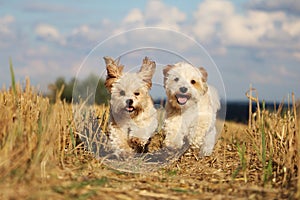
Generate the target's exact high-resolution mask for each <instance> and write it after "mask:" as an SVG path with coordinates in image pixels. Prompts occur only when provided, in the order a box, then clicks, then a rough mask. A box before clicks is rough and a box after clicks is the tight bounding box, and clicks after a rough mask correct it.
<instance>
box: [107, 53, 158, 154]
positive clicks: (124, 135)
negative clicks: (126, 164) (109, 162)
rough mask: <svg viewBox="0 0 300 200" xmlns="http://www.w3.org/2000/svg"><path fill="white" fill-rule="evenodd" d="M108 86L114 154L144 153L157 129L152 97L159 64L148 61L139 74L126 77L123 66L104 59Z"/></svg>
mask: <svg viewBox="0 0 300 200" xmlns="http://www.w3.org/2000/svg"><path fill="white" fill-rule="evenodd" d="M104 60H105V63H106V69H107V77H106V82H105V86H106V88H107V89H108V91H109V92H110V94H111V100H110V123H109V125H108V131H109V139H110V141H111V145H112V148H113V150H114V151H115V153H117V154H118V153H133V152H137V151H143V148H144V147H145V144H146V143H147V142H148V140H149V138H150V137H151V136H152V135H153V134H154V132H155V130H156V128H157V123H158V122H157V113H156V109H155V108H154V105H153V101H152V99H151V97H150V95H149V90H150V88H151V86H152V81H151V79H152V76H153V74H154V72H155V68H156V64H155V62H153V61H150V60H149V59H148V58H147V57H145V59H144V60H143V64H142V66H141V68H140V71H139V72H137V73H124V74H123V68H124V66H122V65H120V66H119V65H118V64H117V63H116V62H115V61H114V60H113V59H112V58H110V57H104Z"/></svg>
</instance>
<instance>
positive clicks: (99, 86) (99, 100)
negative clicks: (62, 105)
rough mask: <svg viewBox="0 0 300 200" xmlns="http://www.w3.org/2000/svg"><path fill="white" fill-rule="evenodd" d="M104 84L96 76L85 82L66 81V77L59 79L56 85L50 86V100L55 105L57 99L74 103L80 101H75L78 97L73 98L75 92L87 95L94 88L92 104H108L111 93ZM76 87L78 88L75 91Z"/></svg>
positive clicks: (72, 79)
mask: <svg viewBox="0 0 300 200" xmlns="http://www.w3.org/2000/svg"><path fill="white" fill-rule="evenodd" d="M104 83H105V81H104V80H102V79H99V77H98V76H96V75H94V74H91V75H89V76H88V77H87V78H85V79H83V80H79V79H76V78H74V77H73V78H71V79H70V80H69V81H66V79H65V78H64V77H58V78H57V79H56V80H55V82H54V83H51V84H49V85H48V89H49V92H50V93H49V98H50V100H51V102H53V103H54V102H55V101H56V99H60V100H65V101H66V102H68V103H72V102H74V101H78V100H76V99H73V97H76V95H74V96H73V91H74V92H77V93H78V92H79V93H82V94H87V93H91V91H90V92H88V91H89V90H91V88H92V90H95V94H94V95H93V96H92V99H89V100H90V102H95V103H96V104H107V103H108V100H109V93H108V91H107V90H106V88H105V85H104ZM74 86H76V87H75V90H74ZM95 87H96V88H95ZM83 98H85V97H83Z"/></svg>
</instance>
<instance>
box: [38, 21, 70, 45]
mask: <svg viewBox="0 0 300 200" xmlns="http://www.w3.org/2000/svg"><path fill="white" fill-rule="evenodd" d="M35 34H36V35H37V36H38V38H40V39H42V40H45V41H51V42H58V43H59V44H61V45H64V44H65V39H64V38H63V36H62V35H61V34H60V32H59V31H58V29H57V28H55V27H54V26H52V25H49V24H39V25H38V26H37V27H36V28H35Z"/></svg>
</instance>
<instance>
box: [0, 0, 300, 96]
mask: <svg viewBox="0 0 300 200" xmlns="http://www.w3.org/2000/svg"><path fill="white" fill-rule="evenodd" d="M121 2H122V3H121ZM185 2H186V1H171V0H168V1H159V0H140V1H98V0H97V1H96V0H90V1H77V2H75V1H67V0H59V1H58V0H54V1H32V0H24V1H18V0H11V1H3V0H0V7H1V12H0V49H1V53H0V85H6V86H8V85H10V75H9V67H8V66H9V57H11V58H12V60H13V64H14V68H15V74H16V77H17V80H19V81H20V82H21V83H23V82H24V80H25V77H26V76H29V77H30V79H31V82H32V84H34V85H36V86H37V87H39V88H40V89H41V90H43V91H46V90H47V85H48V84H49V83H51V82H53V81H54V80H55V79H56V78H57V77H58V76H64V77H66V79H67V80H68V79H69V78H71V77H74V76H76V75H77V76H78V74H80V76H82V77H83V76H84V75H86V74H89V73H96V74H99V76H100V74H101V73H102V72H103V69H104V68H103V67H104V66H103V64H104V63H103V61H102V60H101V57H103V56H106V55H111V56H115V57H116V56H118V53H121V54H122V51H128V50H132V49H133V47H135V48H137V44H144V43H145V41H146V42H147V43H146V44H147V45H150V46H151V44H153V46H156V47H161V48H164V49H168V50H169V51H172V52H178V53H182V54H184V56H185V58H187V59H188V60H189V61H191V62H192V63H193V64H195V65H203V64H204V65H205V64H206V66H204V67H207V68H208V71H209V73H210V74H209V78H210V79H209V81H210V82H211V83H212V84H214V83H215V84H216V85H217V88H218V89H221V88H220V87H221V86H219V84H220V81H221V80H218V78H220V77H218V76H217V75H216V70H214V69H212V68H213V66H210V64H207V63H205V61H204V60H205V58H203V57H201V56H200V54H201V53H203V52H199V50H198V49H195V48H194V46H193V44H190V43H189V42H191V41H186V40H185V39H184V38H181V37H179V36H178V35H176V34H174V33H172V32H170V31H176V33H178V34H180V33H182V34H184V35H185V36H188V37H189V38H191V39H192V40H195V41H197V42H198V43H200V44H201V45H202V46H203V47H204V48H205V50H206V51H207V52H208V53H209V55H210V56H211V58H212V59H213V61H214V62H215V64H216V65H217V67H218V69H219V71H220V73H221V77H222V80H223V82H224V85H225V89H226V96H227V100H247V99H246V96H245V92H246V91H247V90H248V87H249V85H250V84H252V86H253V87H255V88H256V89H257V90H258V94H259V96H260V98H261V99H265V100H267V101H281V100H282V98H283V97H287V95H288V94H290V93H291V92H295V93H296V97H298V98H299V93H300V87H299V85H300V66H299V65H300V1H296V0H286V1H281V0H272V1H267V0H266V1H262V0H248V1H246V0H240V1H225V0H204V1H189V2H188V3H185ZM143 27H159V28H162V29H166V30H170V31H166V33H165V34H161V33H160V31H158V32H157V34H153V33H151V34H149V33H147V31H146V32H143V34H141V33H137V32H132V33H131V34H123V36H120V35H119V36H118V37H117V38H115V40H114V41H113V40H110V41H109V42H107V43H106V44H105V45H106V46H105V45H102V46H100V47H99V48H100V50H96V51H94V52H93V53H92V54H89V53H90V52H91V50H92V49H94V48H95V47H97V45H98V44H99V43H100V42H102V41H105V40H106V39H107V38H109V37H111V36H113V35H116V34H120V33H122V32H124V31H127V30H131V29H134V28H143ZM121 35H122V34H121ZM143 42H144V43H143ZM104 47H105V48H104ZM121 50H122V51H121ZM183 52H184V53H183ZM143 53H149V54H150V55H152V56H153V58H159V59H161V60H156V61H157V62H158V63H160V64H161V66H160V65H159V67H158V70H157V72H156V73H157V74H158V75H159V73H161V67H162V66H163V64H167V63H166V62H172V61H175V60H177V59H178V58H176V59H175V58H174V59H171V58H170V59H168V56H170V54H165V55H164V56H165V57H163V56H162V55H160V57H159V56H158V55H156V54H152V53H153V52H149V51H142V52H140V54H134V53H132V54H131V55H129V56H128V57H127V58H124V61H125V60H126V59H129V58H130V60H131V61H127V62H128V64H132V65H134V66H135V65H138V63H140V62H141V60H142V57H141V56H146V55H142V54H143ZM156 53H157V52H156ZM102 54H103V55H102ZM104 54H105V55H104ZM88 55H90V56H89V57H87V56H88ZM197 55H199V56H197ZM171 57H172V56H171ZM85 59H87V60H88V62H86V64H85V65H82V63H83V61H84V60H85ZM97 59H99V60H97ZM164 59H165V61H164ZM97 62H99V63H97ZM169 64H172V63H169ZM87 65H88V66H87ZM93 70H94V71H93ZM155 81H157V82H159V81H161V79H159V78H156V79H155ZM220 93H221V96H222V97H223V96H224V92H222V91H220Z"/></svg>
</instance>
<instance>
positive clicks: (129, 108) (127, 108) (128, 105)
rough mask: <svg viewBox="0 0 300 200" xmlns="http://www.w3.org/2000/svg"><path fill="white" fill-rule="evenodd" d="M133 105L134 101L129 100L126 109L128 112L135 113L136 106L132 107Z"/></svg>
mask: <svg viewBox="0 0 300 200" xmlns="http://www.w3.org/2000/svg"><path fill="white" fill-rule="evenodd" d="M132 104H133V100H132V99H127V100H126V107H125V110H126V111H127V112H130V113H131V112H133V111H134V110H135V108H134V106H133V105H132Z"/></svg>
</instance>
